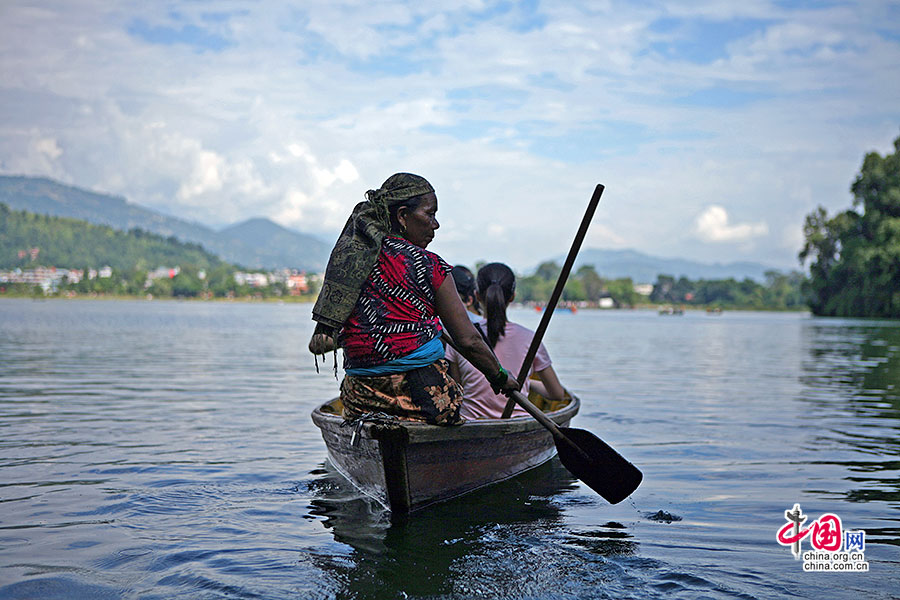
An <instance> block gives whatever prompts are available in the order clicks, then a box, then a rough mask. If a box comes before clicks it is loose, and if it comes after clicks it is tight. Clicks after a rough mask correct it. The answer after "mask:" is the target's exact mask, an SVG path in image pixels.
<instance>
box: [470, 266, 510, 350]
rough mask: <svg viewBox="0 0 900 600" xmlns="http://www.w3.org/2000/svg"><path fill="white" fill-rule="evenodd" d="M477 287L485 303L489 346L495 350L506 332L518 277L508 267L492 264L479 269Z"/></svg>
mask: <svg viewBox="0 0 900 600" xmlns="http://www.w3.org/2000/svg"><path fill="white" fill-rule="evenodd" d="M477 285H478V294H479V295H480V296H481V299H482V300H483V301H484V308H485V316H486V318H487V338H488V344H489V345H490V347H491V348H494V347H495V346H496V345H497V340H498V339H500V337H501V336H502V335H503V333H504V331H505V330H506V323H507V322H508V321H507V318H506V305H507V304H509V302H510V300H512V297H513V294H515V293H516V276H515V275H514V274H513V272H512V269H510V268H509V267H507V266H506V265H504V264H502V263H490V264H487V265H485V266H483V267H481V269H479V271H478V281H477Z"/></svg>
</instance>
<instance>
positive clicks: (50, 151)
mask: <svg viewBox="0 0 900 600" xmlns="http://www.w3.org/2000/svg"><path fill="white" fill-rule="evenodd" d="M34 149H35V150H37V151H38V152H40V153H41V154H43V155H44V156H46V157H47V158H49V159H50V160H55V159H57V158H59V157H60V156H62V153H63V151H62V148H60V147H59V143H58V142H57V141H56V140H55V139H53V138H40V139H37V140H35V141H34Z"/></svg>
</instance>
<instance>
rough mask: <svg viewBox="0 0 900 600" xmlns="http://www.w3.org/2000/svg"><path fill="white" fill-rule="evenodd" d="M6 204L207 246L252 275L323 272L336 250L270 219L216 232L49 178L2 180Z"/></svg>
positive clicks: (0, 185)
mask: <svg viewBox="0 0 900 600" xmlns="http://www.w3.org/2000/svg"><path fill="white" fill-rule="evenodd" d="M0 203H3V204H6V205H7V206H9V207H10V208H12V209H15V210H27V211H28V212H32V213H38V214H45V215H51V216H55V217H70V218H73V219H81V220H82V221H87V222H89V223H94V224H96V225H108V226H110V227H112V228H113V229H119V230H124V231H127V230H129V229H133V228H135V227H137V228H140V229H143V230H145V231H150V232H152V233H156V234H159V235H164V236H167V237H168V236H174V237H176V238H178V239H179V240H181V241H183V242H194V243H198V244H201V245H202V246H203V247H204V248H205V249H206V250H208V251H209V252H212V253H213V254H216V255H218V256H220V257H221V258H223V259H224V260H226V261H228V262H230V263H233V264H236V265H240V266H242V267H246V268H252V269H278V268H293V269H304V270H309V271H316V272H318V271H322V270H324V269H325V264H326V262H327V261H328V254H329V252H330V251H331V247H330V246H329V245H328V244H326V243H325V242H323V241H321V240H319V239H318V238H316V237H313V236H312V235H309V234H306V233H301V232H299V231H293V230H290V229H287V228H285V227H282V226H280V225H278V224H277V223H273V222H272V221H270V220H268V219H261V218H258V219H250V220H249V221H245V222H243V223H238V224H236V225H232V226H230V227H226V228H225V229H223V230H221V231H215V230H213V229H211V228H209V227H206V226H204V225H200V224H198V223H191V222H189V221H185V220H182V219H178V218H176V217H169V216H166V215H163V214H161V213H158V212H156V211H153V210H150V209H147V208H143V207H141V206H138V205H137V204H132V203H130V202H128V201H127V200H125V198H122V197H118V196H109V195H106V194H98V193H95V192H90V191H87V190H83V189H80V188H77V187H72V186H68V185H64V184H61V183H58V182H56V181H53V180H51V179H46V178H43V177H21V176H2V175H0Z"/></svg>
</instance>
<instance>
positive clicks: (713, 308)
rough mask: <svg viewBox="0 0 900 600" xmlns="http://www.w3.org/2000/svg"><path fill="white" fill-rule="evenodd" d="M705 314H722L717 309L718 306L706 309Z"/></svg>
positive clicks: (720, 309) (718, 308)
mask: <svg viewBox="0 0 900 600" xmlns="http://www.w3.org/2000/svg"><path fill="white" fill-rule="evenodd" d="M706 314H708V315H721V314H722V308H721V307H719V306H710V307H709V308H707V309H706Z"/></svg>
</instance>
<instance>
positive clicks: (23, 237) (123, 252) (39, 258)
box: [0, 204, 224, 271]
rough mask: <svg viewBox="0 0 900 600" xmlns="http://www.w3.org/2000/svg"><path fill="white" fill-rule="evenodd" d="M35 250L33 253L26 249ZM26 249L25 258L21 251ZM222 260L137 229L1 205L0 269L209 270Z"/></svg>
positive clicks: (201, 248)
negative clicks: (36, 212)
mask: <svg viewBox="0 0 900 600" xmlns="http://www.w3.org/2000/svg"><path fill="white" fill-rule="evenodd" d="M32 248H37V249H38V250H39V251H38V252H37V253H36V255H35V256H34V257H32V254H31V253H30V252H28V251H29V250H31V249H32ZM23 251H24V256H20V253H22V252H23ZM222 264H224V263H223V261H222V260H221V259H220V258H218V257H217V256H215V255H213V254H210V253H209V252H206V251H205V250H204V249H203V247H202V246H200V245H198V244H193V243H185V242H180V241H178V240H177V239H175V238H174V237H169V238H166V237H163V236H161V235H157V234H154V233H148V232H146V231H143V230H140V229H132V230H131V231H128V232H124V231H117V230H115V229H113V228H111V227H108V226H105V225H92V224H90V223H87V222H84V221H80V220H77V219H70V218H63V217H50V216H46V215H37V214H33V213H29V212H26V211H16V210H12V209H10V208H9V207H8V206H6V205H5V204H0V269H11V268H16V267H22V268H32V267H36V266H55V267H63V268H83V267H93V268H97V267H101V266H106V265H108V266H110V267H112V268H113V269H117V270H121V271H126V270H134V269H145V270H146V269H155V268H156V267H158V266H175V265H192V266H194V267H197V268H200V269H210V268H213V267H216V266H219V265H222Z"/></svg>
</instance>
